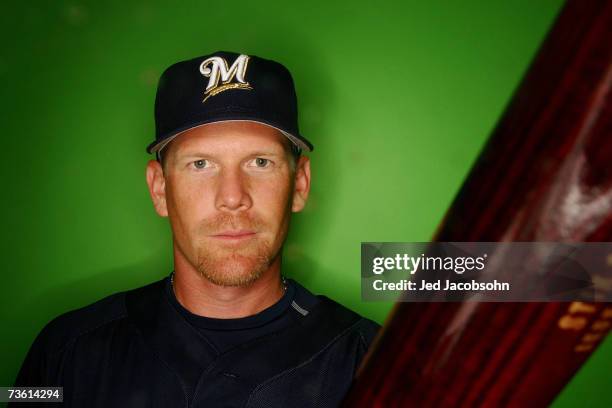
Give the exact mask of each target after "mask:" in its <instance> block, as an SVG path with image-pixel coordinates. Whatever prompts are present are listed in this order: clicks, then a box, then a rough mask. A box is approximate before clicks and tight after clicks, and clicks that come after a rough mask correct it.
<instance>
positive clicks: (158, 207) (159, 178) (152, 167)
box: [147, 160, 168, 217]
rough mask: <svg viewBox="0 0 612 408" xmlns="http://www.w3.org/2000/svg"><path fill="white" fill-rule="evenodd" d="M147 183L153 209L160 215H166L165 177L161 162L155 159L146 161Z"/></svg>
mask: <svg viewBox="0 0 612 408" xmlns="http://www.w3.org/2000/svg"><path fill="white" fill-rule="evenodd" d="M147 185H148V186H149V194H151V200H153V206H154V207H155V211H157V214H159V215H160V216H162V217H167V216H168V207H167V206H166V179H165V178H164V171H163V169H162V166H161V164H160V163H159V162H158V161H157V160H149V162H148V163H147Z"/></svg>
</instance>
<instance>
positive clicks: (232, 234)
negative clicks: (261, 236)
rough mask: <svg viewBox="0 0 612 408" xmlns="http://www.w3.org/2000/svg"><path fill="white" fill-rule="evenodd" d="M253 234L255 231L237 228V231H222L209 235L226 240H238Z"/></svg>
mask: <svg viewBox="0 0 612 408" xmlns="http://www.w3.org/2000/svg"><path fill="white" fill-rule="evenodd" d="M254 236H255V231H251V230H238V231H222V232H218V233H216V234H213V235H211V237H213V238H217V239H223V240H228V241H239V240H242V239H248V238H252V237H254Z"/></svg>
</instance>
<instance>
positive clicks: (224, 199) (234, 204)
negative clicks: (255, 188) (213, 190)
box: [215, 168, 252, 211]
mask: <svg viewBox="0 0 612 408" xmlns="http://www.w3.org/2000/svg"><path fill="white" fill-rule="evenodd" d="M218 181H219V183H218V186H217V196H216V199H215V205H216V207H217V209H218V210H220V211H242V210H246V209H248V208H250V207H251V205H252V200H251V196H250V195H249V191H248V190H249V180H248V178H247V176H246V175H244V174H243V173H242V172H241V171H240V170H238V169H230V168H226V169H223V170H222V171H221V172H220V174H219V179H218Z"/></svg>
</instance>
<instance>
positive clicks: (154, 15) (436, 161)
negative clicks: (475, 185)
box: [0, 0, 612, 407]
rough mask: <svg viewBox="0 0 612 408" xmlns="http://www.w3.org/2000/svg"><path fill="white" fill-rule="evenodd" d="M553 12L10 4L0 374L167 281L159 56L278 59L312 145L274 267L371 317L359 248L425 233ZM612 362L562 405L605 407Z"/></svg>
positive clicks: (607, 356)
mask: <svg viewBox="0 0 612 408" xmlns="http://www.w3.org/2000/svg"><path fill="white" fill-rule="evenodd" d="M317 3H318V4H317ZM393 3H395V4H393ZM561 3H562V2H561V0H539V1H528V0H513V1H497V2H491V1H485V0H470V1H462V2H459V1H417V0H414V1H397V2H372V1H353V2H344V3H342V4H341V3H340V2H313V1H308V2H288V1H274V0H260V1H257V2H239V1H225V2H221V1H215V2H204V1H200V2H184V1H182V2H171V1H166V2H163V1H130V2H124V1H105V2H93V1H88V2H65V1H54V2H21V3H19V2H13V3H12V4H5V5H4V13H3V15H2V16H1V17H0V18H1V19H2V20H1V21H2V24H1V25H0V30H1V34H2V36H1V38H2V41H3V45H2V53H1V54H0V81H1V84H2V86H1V87H0V96H1V98H0V103H1V104H2V120H1V124H0V126H1V130H2V136H1V137H2V159H1V160H0V166H2V168H1V169H2V174H3V179H4V180H5V181H4V187H5V189H4V193H3V200H2V204H1V205H2V214H3V216H4V228H3V229H2V230H3V232H4V233H3V234H2V244H3V245H2V248H3V259H4V262H5V266H4V272H3V278H4V279H3V285H2V296H1V297H0V302H1V305H0V306H1V307H0V313H1V319H2V322H3V325H2V328H3V329H2V330H3V336H2V337H3V341H2V349H1V350H2V364H1V369H0V385H9V384H11V383H12V381H13V378H14V375H15V373H16V370H17V369H18V367H19V364H20V363H21V360H22V358H23V356H24V354H25V352H26V351H27V349H28V347H29V345H30V343H31V341H32V339H33V336H35V334H36V333H37V332H38V331H39V330H40V328H41V327H42V326H43V325H44V324H45V323H46V322H47V321H48V320H49V319H50V318H52V317H53V316H55V315H57V314H59V313H62V312H64V311H66V310H69V309H72V308H75V307H79V306H83V305H86V304H88V303H91V302H92V301H94V300H96V299H98V298H100V297H103V296H105V295H107V294H110V293H113V292H115V291H118V290H124V289H128V288H132V287H135V286H139V285H143V284H145V283H148V282H151V281H153V280H156V279H159V278H160V277H162V276H164V275H166V274H168V273H169V272H170V270H171V268H172V259H171V251H170V230H169V226H168V224H167V220H165V219H160V218H158V217H157V216H156V214H155V212H154V210H153V208H152V205H151V203H150V201H149V197H148V193H147V190H146V186H145V182H144V166H145V162H146V160H147V159H148V156H147V155H146V153H145V151H144V148H145V146H146V144H147V143H149V142H150V141H151V140H152V138H153V129H154V128H153V115H152V112H153V99H154V94H155V86H156V81H157V78H158V76H159V74H160V73H161V71H162V70H163V69H164V68H165V67H166V66H168V65H169V64H171V63H173V62H175V61H178V60H180V59H186V58H191V57H194V56H197V55H203V54H205V53H209V52H212V51H215V50H218V49H227V50H237V51H241V52H246V53H250V54H256V55H261V56H263V57H268V58H272V59H277V60H279V61H282V62H283V63H285V64H286V65H287V66H288V67H289V68H290V70H291V71H292V72H293V73H294V76H295V80H296V83H297V87H298V95H299V101H300V109H301V112H300V121H301V128H302V132H303V134H304V135H306V136H307V137H308V138H309V139H310V140H312V141H313V143H314V144H315V151H314V152H313V154H312V155H311V158H312V163H313V177H314V179H313V183H314V184H313V192H312V198H311V200H310V202H309V205H308V208H307V210H306V211H305V212H303V213H302V214H299V215H297V216H296V217H295V218H294V221H293V230H292V232H291V235H290V239H289V242H288V244H287V247H286V258H285V266H286V273H287V274H288V275H289V276H292V277H294V278H296V279H298V280H300V281H301V282H302V283H303V284H304V285H306V286H307V287H309V288H310V289H311V290H313V291H315V292H318V293H325V294H326V295H328V296H330V297H333V298H335V299H337V300H339V301H340V302H342V303H345V304H346V305H349V306H351V307H353V308H355V309H357V310H359V311H360V312H361V313H363V314H365V315H367V316H369V317H372V318H374V319H377V320H379V321H382V320H383V319H384V317H385V314H386V313H387V311H388V310H389V308H390V306H391V305H390V304H365V303H360V291H359V283H360V282H359V260H360V257H359V253H360V252H359V251H360V242H361V241H426V240H428V239H429V238H430V237H431V236H432V233H433V231H434V230H435V228H436V226H437V224H438V223H439V221H440V219H441V217H442V215H443V213H444V211H445V210H446V209H447V207H448V206H449V204H450V202H451V200H452V198H453V196H454V195H455V193H456V192H457V190H458V188H459V186H460V185H461V183H462V181H463V179H464V177H465V175H466V173H467V171H468V170H469V168H470V165H471V163H472V162H473V160H474V159H475V157H476V156H477V155H478V152H479V149H480V148H481V146H482V145H483V143H484V141H485V139H486V137H487V136H488V135H489V133H490V132H491V130H492V128H493V126H494V124H495V122H496V120H498V118H499V117H500V115H501V113H502V112H503V109H504V107H505V105H506V104H507V102H508V100H509V98H510V96H511V94H512V92H513V90H514V89H515V88H516V86H517V84H518V82H519V80H520V78H521V76H522V75H523V73H524V72H525V69H526V68H527V66H528V64H529V61H530V59H531V58H532V57H533V55H534V52H535V51H536V50H537V48H538V46H539V44H540V42H541V40H542V38H543V36H544V34H545V33H546V31H547V29H548V27H549V26H550V24H551V22H552V21H553V19H554V17H555V15H556V13H557V12H558V10H559V8H560V6H561ZM611 361H612V342H611V341H610V339H608V341H607V342H606V343H605V344H604V346H603V347H601V348H600V349H599V350H598V351H597V353H596V354H595V355H594V356H593V358H592V359H591V360H590V361H589V363H588V364H587V365H586V366H585V367H584V368H583V370H582V371H581V372H580V373H579V375H578V376H577V377H576V378H575V379H574V380H573V381H572V383H571V384H570V386H568V387H567V388H566V390H565V391H564V393H563V394H562V395H561V397H560V398H559V399H558V400H557V403H556V404H555V405H556V407H567V406H572V405H574V403H576V402H578V401H580V403H581V404H586V403H588V402H590V403H591V405H608V406H612V397H611V396H610V394H608V393H605V394H604V391H607V389H606V388H605V386H606V384H605V381H608V384H607V385H608V386H609V380H608V378H609V372H610V362H611Z"/></svg>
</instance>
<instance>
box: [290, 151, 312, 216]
mask: <svg viewBox="0 0 612 408" xmlns="http://www.w3.org/2000/svg"><path fill="white" fill-rule="evenodd" d="M308 193H310V159H309V158H308V157H306V156H300V159H299V160H298V162H297V165H296V169H295V184H294V188H293V204H292V205H291V211H293V212H300V211H302V210H303V209H304V206H306V200H308Z"/></svg>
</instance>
